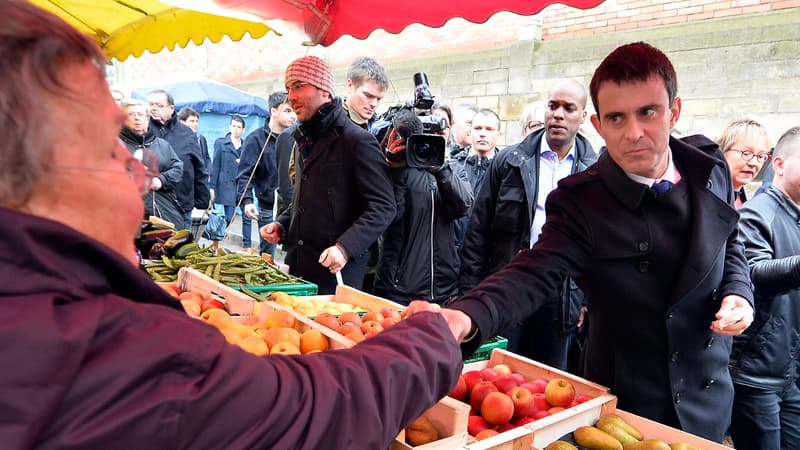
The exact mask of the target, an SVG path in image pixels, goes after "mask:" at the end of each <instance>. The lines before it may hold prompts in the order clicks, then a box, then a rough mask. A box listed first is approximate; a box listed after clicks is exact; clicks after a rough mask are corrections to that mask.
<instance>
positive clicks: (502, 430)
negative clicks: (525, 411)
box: [497, 422, 517, 433]
mask: <svg viewBox="0 0 800 450" xmlns="http://www.w3.org/2000/svg"><path fill="white" fill-rule="evenodd" d="M514 428H517V424H515V423H513V422H508V423H507V424H505V425H500V426H499V427H498V428H497V432H498V433H505V432H506V431H508V430H513V429H514Z"/></svg>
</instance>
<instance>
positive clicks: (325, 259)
mask: <svg viewBox="0 0 800 450" xmlns="http://www.w3.org/2000/svg"><path fill="white" fill-rule="evenodd" d="M319 263H320V264H322V266H323V267H327V268H328V270H330V271H331V273H336V272H338V271H340V270H342V268H344V266H345V264H347V256H346V255H345V254H344V252H343V251H342V249H340V248H339V246H338V245H332V246H330V247H328V248H326V249H325V250H323V251H322V253H321V254H320V255H319Z"/></svg>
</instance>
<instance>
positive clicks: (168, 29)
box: [30, 0, 270, 61]
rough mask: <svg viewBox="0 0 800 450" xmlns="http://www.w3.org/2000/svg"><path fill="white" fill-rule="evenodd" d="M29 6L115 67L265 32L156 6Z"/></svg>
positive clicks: (76, 1) (92, 0)
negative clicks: (79, 35) (57, 20)
mask: <svg viewBox="0 0 800 450" xmlns="http://www.w3.org/2000/svg"><path fill="white" fill-rule="evenodd" d="M30 1H31V3H33V4H35V5H37V6H39V7H40V8H43V9H45V10H47V11H50V12H52V13H54V14H56V15H58V16H59V17H61V18H62V19H64V20H66V21H67V22H68V23H69V24H71V25H72V26H74V27H75V28H77V29H78V30H80V31H82V32H83V33H86V34H88V35H90V36H92V37H93V38H94V40H95V41H96V42H97V44H98V45H99V46H100V47H101V48H102V49H103V51H104V52H105V54H106V55H107V56H108V57H109V58H116V59H118V60H120V61H122V60H125V59H126V58H127V57H128V56H134V57H136V56H140V55H141V54H142V53H143V52H144V51H145V50H149V51H150V52H151V53H155V52H158V51H160V50H161V49H163V48H164V47H165V46H166V47H168V48H169V49H170V50H171V49H173V48H175V45H179V46H181V47H183V46H185V45H186V44H187V43H188V42H189V41H192V42H194V43H195V44H200V43H202V42H203V40H204V39H205V38H209V39H211V41H212V42H219V40H220V39H222V36H225V35H228V36H230V38H231V39H232V40H234V41H238V40H240V39H241V38H242V37H243V36H244V33H246V32H247V33H250V36H251V37H253V38H259V37H261V36H264V35H265V34H266V33H267V32H268V31H270V28H269V27H268V26H266V25H265V24H263V23H261V22H257V21H252V20H251V21H247V20H243V19H240V18H234V17H225V16H219V15H214V14H209V13H203V12H197V11H193V10H187V9H182V8H176V7H175V6H173V5H170V4H167V3H162V2H159V1H156V0H124V1H123V0H30ZM228 15H230V14H228ZM239 16H243V15H242V14H239ZM256 20H257V19H256Z"/></svg>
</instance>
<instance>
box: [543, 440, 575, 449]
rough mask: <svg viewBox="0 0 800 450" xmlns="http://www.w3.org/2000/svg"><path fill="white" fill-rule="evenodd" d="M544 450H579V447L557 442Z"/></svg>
mask: <svg viewBox="0 0 800 450" xmlns="http://www.w3.org/2000/svg"><path fill="white" fill-rule="evenodd" d="M544 450H578V447H575V446H574V445H572V444H570V443H569V442H566V441H555V442H552V443H550V445H548V446H547V447H545V448H544Z"/></svg>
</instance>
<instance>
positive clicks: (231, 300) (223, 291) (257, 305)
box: [177, 267, 355, 349]
mask: <svg viewBox="0 0 800 450" xmlns="http://www.w3.org/2000/svg"><path fill="white" fill-rule="evenodd" d="M177 283H178V287H179V288H180V290H181V292H185V291H196V292H200V293H201V294H203V295H207V296H211V297H213V298H217V299H219V300H220V301H222V302H223V303H225V307H226V309H227V310H228V312H229V313H231V315H232V316H233V319H234V321H236V322H238V323H242V324H245V325H252V324H255V323H259V322H263V321H264V318H265V316H266V315H267V313H268V312H269V311H271V310H283V311H288V312H289V313H290V314H291V315H292V316H293V317H294V318H295V329H296V330H297V331H299V332H300V333H302V332H304V331H306V330H309V329H311V328H316V329H318V330H319V331H320V332H322V334H324V335H325V337H327V338H328V342H329V343H330V347H331V348H332V349H339V348H350V347H352V346H353V345H355V344H354V343H353V341H351V340H350V339H346V338H345V337H344V336H342V335H340V334H339V333H336V332H335V331H333V330H331V329H329V328H327V327H324V326H322V325H320V324H318V323H315V322H314V321H312V320H309V319H308V318H307V317H304V316H302V315H300V314H297V313H295V312H294V311H292V310H290V309H288V308H285V307H283V306H281V305H279V304H277V303H273V302H257V301H256V300H254V299H252V298H251V297H250V296H248V295H245V294H242V293H241V292H239V291H237V290H235V289H233V288H231V287H228V286H225V285H224V284H222V283H220V282H218V281H215V280H214V279H212V278H209V277H207V276H205V274H203V273H200V272H199V271H197V270H194V269H192V268H188V267H183V268H181V269H180V271H179V272H178V281H177ZM237 316H239V317H237Z"/></svg>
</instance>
